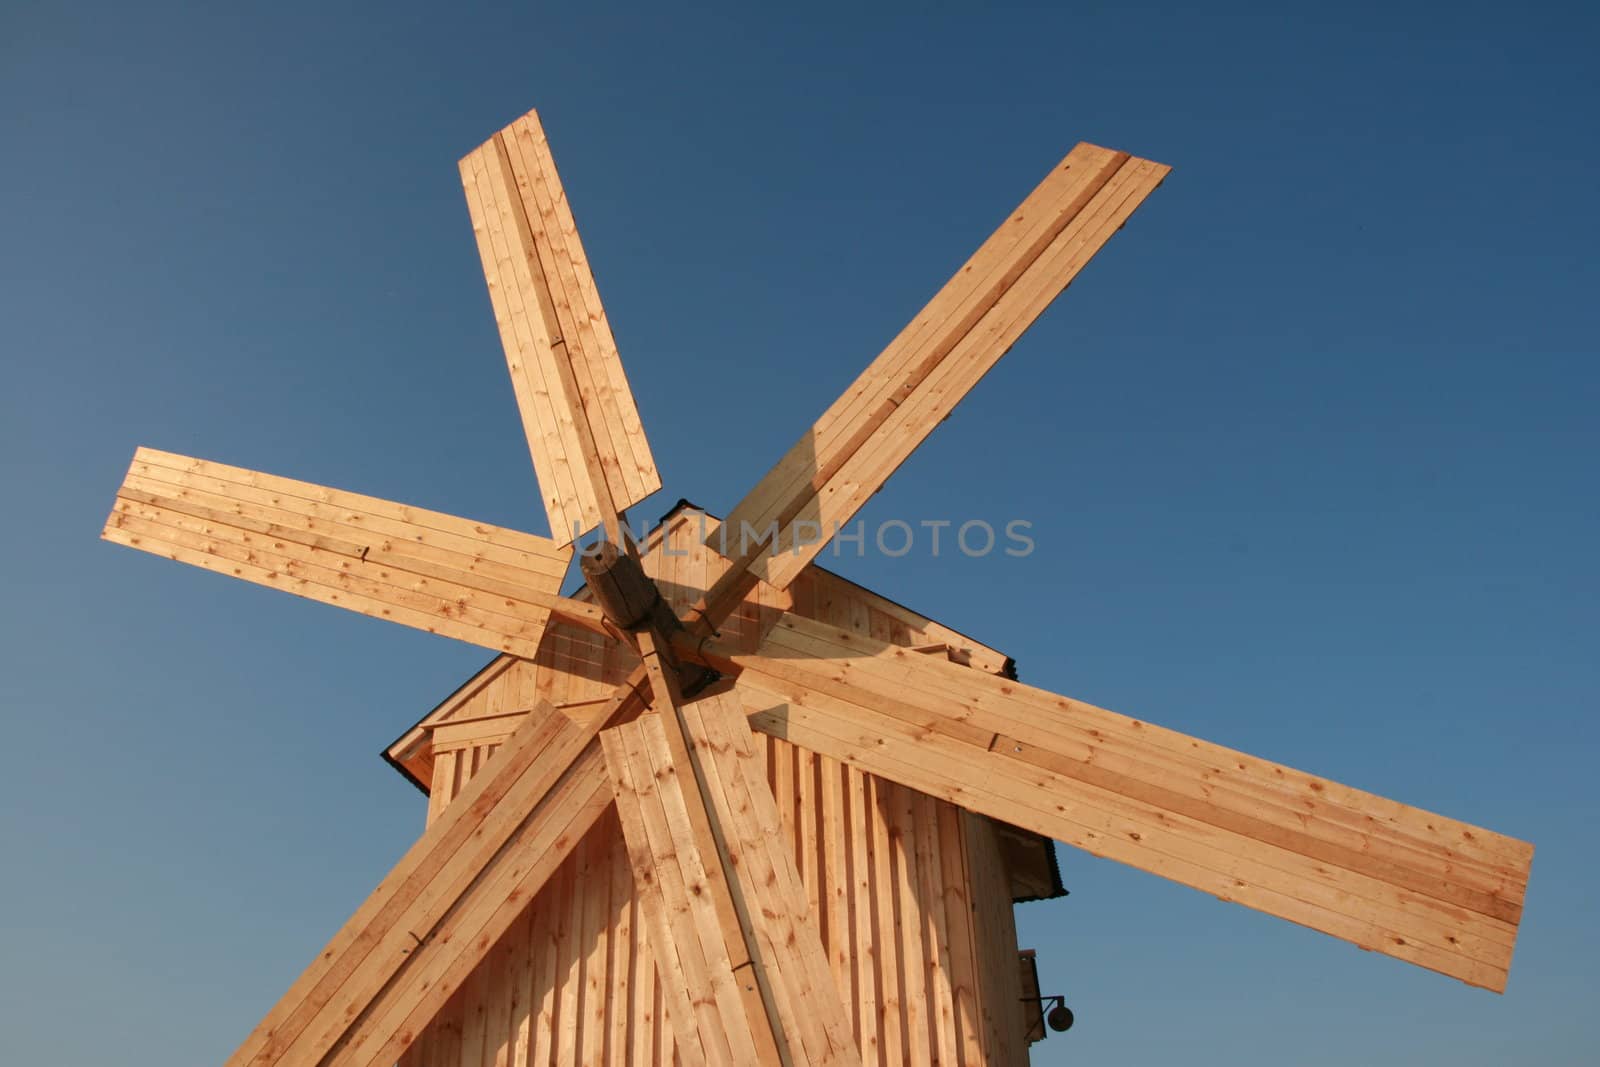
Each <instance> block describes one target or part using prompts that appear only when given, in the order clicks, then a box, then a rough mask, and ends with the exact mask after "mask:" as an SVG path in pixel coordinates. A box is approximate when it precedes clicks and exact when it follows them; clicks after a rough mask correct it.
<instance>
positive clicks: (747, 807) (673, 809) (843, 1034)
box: [600, 657, 861, 1067]
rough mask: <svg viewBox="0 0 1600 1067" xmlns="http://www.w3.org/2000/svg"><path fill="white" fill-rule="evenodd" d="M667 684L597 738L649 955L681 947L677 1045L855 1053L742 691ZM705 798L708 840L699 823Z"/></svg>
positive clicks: (714, 1060)
mask: <svg viewBox="0 0 1600 1067" xmlns="http://www.w3.org/2000/svg"><path fill="white" fill-rule="evenodd" d="M647 662H648V657H647ZM664 695H665V694H663V693H662V692H661V689H660V687H659V686H658V687H657V689H656V696H657V701H656V702H657V706H658V709H659V710H658V712H657V713H656V714H651V715H644V716H641V717H640V718H639V719H637V720H635V721H634V722H632V723H628V724H626V725H623V726H618V727H615V728H613V729H611V730H607V731H606V732H604V733H602V734H601V735H600V739H601V743H602V745H603V746H604V748H605V754H606V765H607V768H608V769H609V772H610V775H611V782H612V789H613V792H614V793H615V796H616V801H617V813H618V816H619V820H620V822H621V824H622V832H623V838H624V840H625V842H626V844H627V849H628V854H629V859H630V862H631V864H632V866H633V871H634V885H635V892H636V893H637V896H638V901H639V907H640V914H641V916H642V919H641V921H642V922H643V923H644V924H645V926H646V928H647V931H648V936H649V938H650V941H651V944H652V946H653V948H654V949H655V952H656V956H657V958H659V959H669V960H676V961H678V966H676V967H666V968H662V970H661V971H660V978H661V982H662V986H663V993H664V1001H665V1003H666V1005H667V1014H668V1019H669V1021H670V1022H671V1024H672V1027H673V1029H674V1031H675V1032H676V1034H677V1036H678V1041H679V1046H680V1050H689V1058H690V1059H693V1060H696V1061H698V1062H704V1063H707V1064H712V1065H718V1064H723V1065H727V1067H742V1065H744V1064H754V1063H773V1064H776V1063H780V1062H781V1063H785V1064H792V1065H794V1067H803V1065H808V1064H809V1065H818V1067H820V1065H822V1064H848V1063H854V1064H860V1063H861V1055H860V1053H859V1052H858V1051H857V1050H856V1047H855V1041H854V1038H853V1036H852V1034H851V1027H850V1021H849V1019H848V1017H847V1016H846V1015H845V1012H844V1003H843V1001H842V999H841V998H840V994H839V990H838V988H837V986H836V985H835V983H834V981H833V975H832V972H831V971H830V969H829V964H828V959H827V956H826V954H825V953H824V951H823V948H822V936H821V933H820V931H819V930H818V929H817V926H816V921H817V920H816V917H815V916H813V915H812V914H811V913H810V910H809V905H808V903H807V898H806V892H805V887H804V885H803V884H802V882H801V880H800V874H799V872H798V871H797V870H796V869H795V863H794V857H793V856H792V855H791V854H790V852H789V850H788V848H787V847H786V846H785V843H784V836H783V831H782V828H781V826H780V824H779V820H778V809H777V805H776V803H775V801H774V799H773V796H772V792H771V789H770V787H769V786H768V784H767V781H766V777H765V772H764V770H763V768H762V765H761V762H760V757H759V755H758V754H757V752H756V748H755V745H754V744H753V741H752V737H751V734H750V728H749V726H748V725H747V724H746V722H745V717H744V713H743V710H742V708H741V706H740V703H739V700H738V699H737V698H736V697H734V696H732V695H731V694H729V693H727V692H722V693H716V694H708V695H705V696H702V697H700V698H699V699H696V700H693V701H682V702H678V701H674V702H673V703H672V704H671V705H669V704H667V703H665V702H663V700H662V697H663V696H664ZM667 715H672V716H673V717H674V719H675V720H676V721H675V722H674V721H672V720H666V721H665V722H664V716H667ZM679 731H681V735H680V736H678V737H675V736H674V735H675V734H679ZM695 793H698V794H699V796H698V797H696V796H695V795H693V794H695ZM701 806H703V808H704V811H705V813H706V814H707V815H709V816H710V824H711V825H710V827H709V834H710V836H711V837H712V838H714V839H715V843H714V844H712V843H711V842H708V841H707V840H706V839H705V837H704V835H702V834H700V833H698V832H696V830H695V825H696V821H697V820H696V809H697V808H698V807H701ZM724 895H726V897H727V898H728V902H729V904H731V906H732V910H733V912H734V922H733V924H732V929H731V930H730V929H729V928H728V927H729V925H730V924H729V923H728V921H727V920H726V919H725V918H724V917H722V916H720V915H719V914H717V912H718V910H719V907H718V905H719V904H720V902H721V898H722V897H723V896H724Z"/></svg>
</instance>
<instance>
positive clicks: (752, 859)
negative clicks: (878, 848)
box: [683, 692, 860, 1064]
mask: <svg viewBox="0 0 1600 1067" xmlns="http://www.w3.org/2000/svg"><path fill="white" fill-rule="evenodd" d="M683 717H684V721H685V724H686V727H687V732H688V735H689V736H690V737H691V738H692V740H693V745H694V750H695V754H696V757H697V758H698V760H699V761H700V762H701V764H702V766H703V767H704V768H705V771H706V781H707V788H708V792H709V794H710V796H711V797H712V798H713V802H712V803H711V805H710V808H711V810H712V811H713V813H714V814H715V815H716V817H717V818H718V820H719V821H720V822H721V824H722V828H723V833H724V835H725V836H726V838H727V840H728V842H729V850H730V853H731V854H732V858H733V869H734V871H735V872H736V877H735V879H734V881H735V883H736V890H737V893H738V895H739V896H740V897H741V898H742V900H743V903H744V914H745V916H746V922H747V923H748V924H749V926H750V927H751V929H752V932H753V933H754V934H755V941H756V945H755V948H756V950H757V951H756V952H755V953H753V961H754V963H755V964H756V967H757V973H758V975H759V976H760V977H761V978H762V979H763V980H764V981H766V982H768V983H769V989H768V992H767V996H766V1000H767V1002H768V1003H769V1005H770V1007H771V1010H773V1011H774V1012H775V1013H776V1015H777V1016H778V1020H779V1025H778V1026H776V1027H774V1031H775V1034H776V1035H777V1036H778V1037H779V1038H781V1039H783V1040H782V1044H781V1046H780V1047H782V1048H783V1051H784V1052H786V1054H787V1055H786V1062H790V1063H794V1064H808V1063H809V1064H825V1063H859V1062H860V1055H859V1053H858V1052H857V1050H856V1047H855V1043H854V1040H853V1038H852V1036H851V1033H850V1024H849V1019H848V1017H847V1015H846V1014H845V1011H844V1002H843V1000H842V999H841V997H840V994H839V991H838V989H837V987H836V986H835V985H834V983H833V979H832V975H831V973H830V971H829V966H828V960H827V956H826V954H825V953H824V951H823V944H822V939H821V933H820V925H819V923H818V920H817V916H816V913H815V911H813V910H812V909H811V908H810V907H809V904H808V899H807V889H806V886H805V884H804V882H803V879H802V876H801V874H800V871H799V869H798V867H797V866H796V865H795V862H794V858H793V852H792V851H791V848H792V846H791V843H790V841H789V840H788V839H787V838H786V836H785V834H784V832H783V829H782V826H781V822H780V815H779V812H778V810H777V806H776V804H775V802H774V799H773V796H772V794H771V793H770V792H768V791H767V790H766V789H765V788H763V780H764V771H763V768H762V767H761V761H760V760H759V758H758V757H757V756H756V748H757V744H756V742H755V740H754V739H753V737H752V735H751V733H750V728H749V726H748V725H747V724H746V722H745V720H744V715H743V711H742V708H741V707H740V704H739V702H738V700H737V698H734V697H732V696H731V695H729V694H727V693H725V692H724V693H717V694H712V695H709V696H706V697H703V698H701V699H699V700H696V701H694V702H692V703H689V704H686V705H685V706H684V707H683Z"/></svg>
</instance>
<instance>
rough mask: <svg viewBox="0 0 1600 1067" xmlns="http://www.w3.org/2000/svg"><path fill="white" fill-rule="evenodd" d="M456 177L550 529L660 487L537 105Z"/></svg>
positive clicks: (589, 524)
mask: <svg viewBox="0 0 1600 1067" xmlns="http://www.w3.org/2000/svg"><path fill="white" fill-rule="evenodd" d="M461 174H462V185H463V188H464V189H465V191H466V194H467V206H468V210H469V212H470V214H471V216H472V222H473V230H474V232H475V233H476V234H477V238H478V248H479V253H480V255H481V258H482V260H483V267H484V276H485V279H486V280H487V282H488V284H489V290H490V298H491V302H492V303H493V305H494V310H495V319H496V322H497V324H498V325H499V328H500V334H501V341H502V343H503V344H504V347H505V349H506V359H507V366H508V368H509V369H510V371H511V377H512V382H513V387H514V389H515V392H516V395H517V403H518V407H519V409H520V410H521V412H522V418H523V425H524V429H525V431H526V433H527V436H528V442H529V452H530V455H531V456H532V459H533V463H534V469H535V471H536V472H537V474H538V476H539V484H540V486H541V489H542V491H543V493H544V504H545V510H546V514H547V516H548V517H549V520H550V528H551V532H552V535H553V536H554V537H555V539H556V540H557V541H558V542H559V543H562V544H566V543H569V542H570V541H571V540H572V538H573V536H574V532H575V531H582V530H588V529H592V528H593V527H594V526H596V525H599V524H601V523H603V522H607V521H610V520H612V519H614V518H615V514H616V513H617V512H619V511H621V510H622V509H625V508H628V507H631V506H632V505H634V504H636V503H638V502H639V501H640V500H642V499H644V497H646V496H648V495H650V494H651V493H653V492H655V491H656V490H657V489H659V488H660V487H661V478H660V474H659V473H658V472H657V470H656V467H655V461H654V459H653V457H652V456H651V454H650V448H649V444H648V443H647V442H646V440H645V437H644V432H643V428H642V425H641V423H640V420H639V413H638V409H637V405H636V404H635V402H634V399H633V394H632V391H631V390H630V388H629V386H628V382H627V378H626V375H625V374H624V372H623V369H622V362H621V359H620V358H619V356H618V354H617V348H616V342H615V339H614V337H613V336H612V332H611V327H610V323H609V321H608V319H607V317H606V313H605V309H604V308H603V307H602V305H601V303H600V298H599V293H598V290H597V287H596V286H595V282H594V275H593V272H592V270H591V269H590V266H589V261H588V258H587V256H586V255H585V253H584V250H583V245H582V242H581V240H580V239H579V237H578V232H577V226H576V223H575V222H574V220H573V217H572V212H571V208H570V206H569V204H568V201H567V196H566V193H565V191H564V189H563V188H562V185H561V181H560V177H559V175H558V174H557V172H556V169H555V162H554V160H553V158H552V157H551V155H550V151H549V144H548V141H547V140H546V137H545V134H544V130H543V129H542V127H541V126H540V124H539V120H538V116H537V114H535V113H533V112H529V113H528V114H527V115H525V116H523V117H522V118H520V119H518V120H517V121H516V122H514V123H512V124H511V125H510V126H508V127H507V128H506V129H504V130H502V131H500V132H499V133H496V134H495V135H494V137H492V138H490V139H489V140H488V141H487V142H485V143H484V144H483V145H482V146H480V147H479V148H477V149H475V150H474V151H473V152H471V153H469V154H468V155H467V157H466V158H465V159H463V160H462V161H461Z"/></svg>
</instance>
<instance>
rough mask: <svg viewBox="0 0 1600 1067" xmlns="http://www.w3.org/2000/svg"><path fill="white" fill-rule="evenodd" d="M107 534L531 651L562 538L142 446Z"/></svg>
mask: <svg viewBox="0 0 1600 1067" xmlns="http://www.w3.org/2000/svg"><path fill="white" fill-rule="evenodd" d="M103 536H104V537H105V538H106V539H107V540H111V541H116V542H118V543H121V544H125V545H128V546H129V547H133V548H139V549H142V550H144V551H148V552H151V553H153V554H156V555H163V556H167V557H168V558H171V559H176V560H179V561H181V562H185V563H190V564H193V565H196V566H201V567H205V568H206V569H209V570H214V571H217V572H219V573H223V574H228V575H231V576H233V577H237V578H243V579H245V580H247V581H251V582H255V583H256V584H259V585H265V586H269V587H271V588H276V589H282V590H284V591H286V592H291V593H294V594H296V595H299V596H303V597H306V598H308V599H312V600H318V601H321V602H323V603H327V604H333V605H336V606H339V607H345V608H349V609H351V610H354V611H358V612H361V613H362V614H367V615H372V616H374V617H378V618H385V619H389V620H391V621H394V622H399V623H402V624H404V625H407V626H412V627H415V628H417V629H422V630H426V631H428V632H430V633H438V634H441V635H444V636H448V637H453V638H456V639H458V640H464V641H470V642H472V643H474V644H479V645H482V646H484V647H487V648H492V649H495V650H497V651H504V652H510V653H513V654H515V655H519V656H524V657H531V656H533V655H534V654H535V653H536V651H537V649H538V645H539V640H540V637H541V635H542V634H543V632H544V628H545V625H546V623H547V621H548V619H549V617H550V615H551V614H552V612H556V613H559V614H560V615H561V616H562V617H563V618H566V619H569V620H575V621H579V622H580V624H581V625H584V626H586V627H588V628H590V629H598V630H601V631H602V632H603V622H602V620H601V618H600V616H599V613H598V611H597V610H595V609H594V607H593V606H592V605H589V604H583V603H581V602H577V601H569V600H567V599H566V598H563V597H561V596H560V595H559V592H560V583H561V581H562V578H563V576H564V574H565V572H566V568H567V564H568V562H569V561H570V557H571V549H570V548H562V547H559V546H557V545H555V544H554V543H553V542H551V541H549V540H548V539H546V538H541V537H535V536H533V535H531V534H522V533H518V532H516V531H511V530H506V529H503V528H499V527H490V526H485V525H483V524H478V523H472V522H470V521H468V520H465V519H457V518H455V517H454V516H449V515H444V514H442V513H439V512H429V511H426V510H424V509H418V508H411V507H408V506H406V505H401V504H395V503H392V502H390V501H383V500H379V499H377V498H374V497H365V496H360V495H358V494H352V493H345V492H342V491H340V490H335V489H328V488H326V487H323V486H318V485H313V484H311V483H307V482H297V481H293V480H291V479H287V478H278V477H275V476H271V475H265V474H261V473H260V472H256V471H247V470H244V469H242V468H237V467H228V466H226V465H224V464H216V463H209V462H207V461H204V460H197V459H189V458H187V457H182V456H174V455H172V454H170V453H161V452H155V451H154V450H150V449H140V450H139V452H138V453H136V454H135V457H134V462H133V465H132V467H131V468H130V469H129V472H128V476H127V478H126V479H125V481H124V482H123V485H122V486H121V488H120V489H119V490H118V493H117V501H116V506H115V508H114V510H113V511H112V514H111V517H110V518H109V519H108V520H107V523H106V527H105V530H104V533H103Z"/></svg>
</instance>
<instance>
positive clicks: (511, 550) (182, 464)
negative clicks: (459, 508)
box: [130, 448, 571, 576]
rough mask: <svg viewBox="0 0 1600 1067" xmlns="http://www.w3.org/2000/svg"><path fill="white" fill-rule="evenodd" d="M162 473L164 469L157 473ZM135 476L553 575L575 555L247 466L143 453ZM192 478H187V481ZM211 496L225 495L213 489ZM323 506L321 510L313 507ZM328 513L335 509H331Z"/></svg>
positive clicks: (517, 534) (496, 529) (542, 540)
mask: <svg viewBox="0 0 1600 1067" xmlns="http://www.w3.org/2000/svg"><path fill="white" fill-rule="evenodd" d="M157 468H161V469H160V470H157ZM130 472H138V473H142V474H143V475H145V476H147V477H152V478H157V479H159V480H162V481H169V482H171V483H173V484H177V485H199V486H203V487H204V486H214V485H216V483H221V482H229V483H232V485H234V486H237V487H240V488H232V489H228V490H227V491H226V493H227V495H230V496H236V497H237V498H238V499H239V500H241V501H242V500H254V499H260V498H257V497H255V496H253V495H251V494H249V493H247V492H245V490H247V489H256V490H260V491H261V492H263V493H266V494H268V497H267V498H266V499H267V500H268V502H269V503H271V504H272V505H273V506H277V507H282V508H284V509H285V510H299V509H304V510H305V513H306V514H313V515H318V516H324V515H325V516H330V517H333V518H334V519H335V521H340V522H344V523H347V524H351V525H358V526H365V527H367V528H370V529H371V530H373V531H374V532H381V533H389V534H391V535H392V536H396V537H401V538H407V539H412V540H415V541H416V542H417V543H419V544H422V543H436V544H438V545H440V546H441V547H460V546H462V545H472V546H474V547H476V548H477V550H478V551H481V552H482V554H483V557H484V558H485V559H495V560H500V561H503V562H506V563H509V564H512V565H514V566H519V567H523V568H525V569H527V570H531V571H541V570H543V572H544V573H548V574H552V575H557V576H559V575H562V574H565V573H566V570H567V562H568V561H569V560H570V559H571V550H570V549H568V548H567V547H565V546H563V545H557V544H554V543H553V542H552V541H551V540H550V539H549V538H547V537H538V536H536V535H534V534H529V533H522V532H521V531H518V530H511V529H507V528H506V527H503V526H493V525H490V524H489V523H483V522H477V521H474V520H472V519H463V518H460V517H458V516H455V515H449V514H446V513H444V512H440V511H430V510H428V509H427V508H419V507H416V506H414V505H411V504H399V503H396V502H394V501H392V500H384V499H382V498H381V497H375V496H367V495H365V494H362V493H352V492H349V491H347V490H343V489H334V488H331V487H329V486H324V485H317V484H316V483H314V482H302V481H297V480H295V479H293V478H284V477H281V476H278V475H272V474H266V473H263V472H261V471H254V470H249V469H247V468H244V467H234V466H229V465H228V464H226V463H218V462H216V461H214V460H202V459H195V458H194V457H192V456H181V455H178V454H176V453H172V452H163V451H160V450H159V449H154V448H140V449H138V450H137V451H136V452H135V453H134V458H133V466H132V467H131V468H130ZM184 475H187V476H189V477H188V478H184V477H183V476H184ZM210 491H213V492H217V491H220V490H219V489H217V488H212V489H211V490H210ZM314 504H316V505H323V506H324V509H322V510H318V509H314V508H312V507H311V505H314ZM327 509H332V510H331V511H330V510H327Z"/></svg>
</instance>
